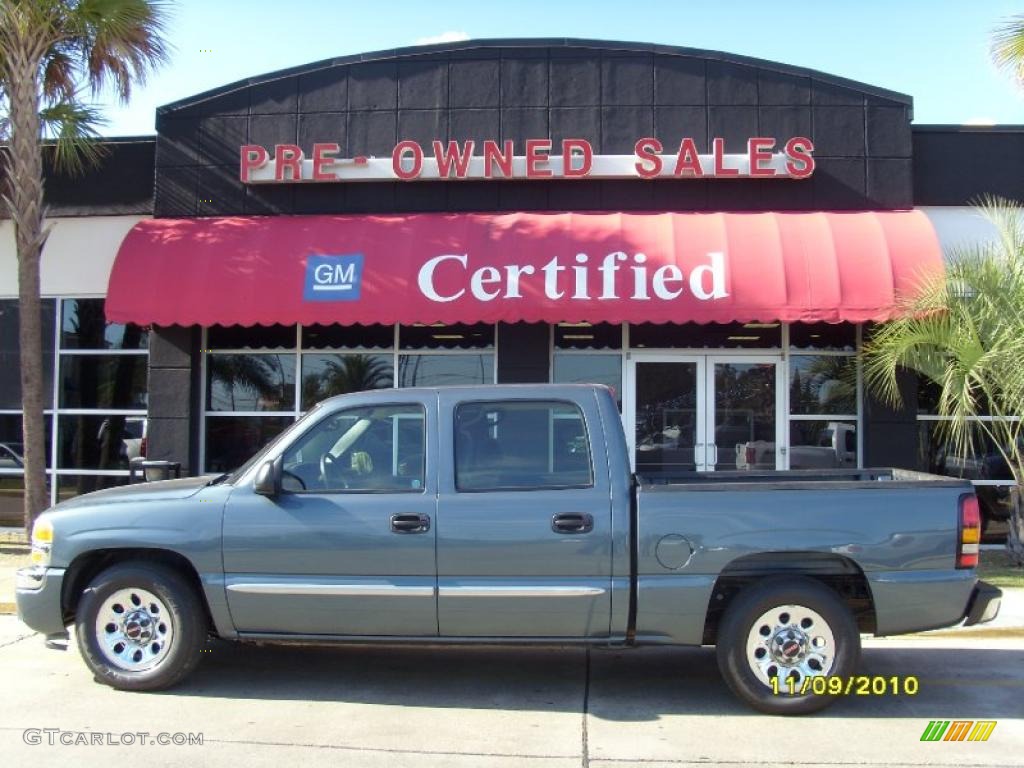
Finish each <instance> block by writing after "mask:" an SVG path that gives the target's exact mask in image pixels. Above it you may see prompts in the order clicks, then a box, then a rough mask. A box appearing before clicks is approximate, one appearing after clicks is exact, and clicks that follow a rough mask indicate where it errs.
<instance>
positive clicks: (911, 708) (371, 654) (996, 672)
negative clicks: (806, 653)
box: [158, 642, 1024, 722]
mask: <svg viewBox="0 0 1024 768" xmlns="http://www.w3.org/2000/svg"><path fill="white" fill-rule="evenodd" d="M967 645H969V643H965V646H967ZM858 671H859V673H860V674H862V675H877V676H882V677H885V678H886V679H887V680H888V679H889V678H891V677H892V676H894V675H895V676H898V677H899V678H900V680H902V679H904V678H905V677H906V676H909V675H913V676H915V677H917V678H918V681H919V684H920V688H919V691H918V693H917V694H916V695H914V696H909V695H906V694H903V695H898V696H893V695H891V694H886V695H871V696H856V695H851V696H845V697H843V698H842V699H841V700H840V701H838V702H836V703H835V705H834V706H832V707H830V708H829V709H828V710H826V711H825V712H823V713H822V714H821V715H820V716H824V717H872V718H874V717H923V718H929V717H930V718H936V717H945V718H961V719H962V718H972V719H998V718H999V717H1008V716H1014V715H1013V713H1016V715H1015V716H1019V715H1020V711H1021V709H1020V708H1021V701H1022V699H1024V648H1020V649H984V648H970V647H963V648H950V647H948V646H944V647H940V648H928V647H923V648H922V647H916V648H869V649H866V650H865V651H864V654H863V657H862V660H861V664H860V668H859V670H858ZM158 695H161V696H167V697H174V698H176V697H189V696H199V697H217V698H230V699H239V700H265V701H312V702H319V701H326V702H332V701H339V702H348V703H365V704H374V705H399V706H406V707H429V708H452V709H455V708H472V709H485V710H486V709H509V710H535V711H552V712H571V711H577V712H581V711H583V708H584V701H586V704H585V705H586V709H587V711H589V712H590V713H591V714H592V715H593V716H595V717H599V718H602V719H605V720H611V721H625V722H637V721H647V720H657V719H658V718H659V717H661V716H664V715H680V714H682V715H685V714H695V715H696V714H700V715H756V714H758V713H757V712H755V711H754V710H752V709H750V708H749V707H747V706H746V705H745V704H744V703H742V702H740V701H739V700H738V699H737V698H736V697H734V696H733V695H732V693H731V692H730V691H729V689H728V688H727V687H726V685H725V683H724V682H723V681H722V679H721V677H720V676H719V674H718V668H717V665H716V663H715V652H714V649H711V648H645V649H640V650H626V651H615V650H597V649H594V650H591V651H590V654H589V664H588V654H587V651H586V650H585V649H582V648H576V647H566V646H551V647H530V648H523V647H517V648H500V647H494V646H462V647H454V646H429V647H423V646H421V647H408V646H344V647H322V646H321V647H312V646H276V647H271V646H252V645H240V644H233V643H224V642H213V643H211V644H210V645H209V646H208V649H207V651H206V652H204V660H203V663H202V664H200V667H199V669H197V670H196V672H195V673H194V674H193V675H192V677H190V678H189V680H187V681H186V682H185V683H183V684H182V685H180V686H178V687H177V688H174V689H172V690H170V691H167V692H165V693H163V694H158Z"/></svg>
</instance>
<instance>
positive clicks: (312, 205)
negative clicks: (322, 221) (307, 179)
mask: <svg viewBox="0 0 1024 768" xmlns="http://www.w3.org/2000/svg"><path fill="white" fill-rule="evenodd" d="M356 186H358V185H356V184H297V185H296V186H295V192H294V196H293V198H292V200H293V202H292V205H293V208H294V212H295V213H297V214H308V215H312V214H317V213H345V212H346V211H347V210H348V203H347V200H348V195H347V192H348V190H349V189H352V188H354V187H356Z"/></svg>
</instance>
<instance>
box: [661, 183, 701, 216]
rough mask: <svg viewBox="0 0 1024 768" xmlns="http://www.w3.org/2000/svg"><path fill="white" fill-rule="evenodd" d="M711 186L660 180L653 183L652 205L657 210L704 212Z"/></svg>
mask: <svg viewBox="0 0 1024 768" xmlns="http://www.w3.org/2000/svg"><path fill="white" fill-rule="evenodd" d="M709 187H710V185H708V184H701V183H699V182H697V183H694V182H692V181H685V180H680V181H675V180H671V179H658V180H657V181H653V182H651V204H652V205H653V206H654V208H655V209H657V210H666V211H704V210H707V208H708V189H709Z"/></svg>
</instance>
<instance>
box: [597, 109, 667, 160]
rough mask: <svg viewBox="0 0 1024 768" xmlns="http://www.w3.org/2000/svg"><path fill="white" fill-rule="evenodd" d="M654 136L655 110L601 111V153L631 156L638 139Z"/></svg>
mask: <svg viewBox="0 0 1024 768" xmlns="http://www.w3.org/2000/svg"><path fill="white" fill-rule="evenodd" d="M653 135H654V110H653V109H651V108H650V107H634V108H633V109H620V108H618V107H603V108H602V109H601V151H602V152H604V153H605V154H609V155H631V154H633V148H634V146H635V145H636V141H637V139H640V138H646V137H648V136H653Z"/></svg>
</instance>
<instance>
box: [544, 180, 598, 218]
mask: <svg viewBox="0 0 1024 768" xmlns="http://www.w3.org/2000/svg"><path fill="white" fill-rule="evenodd" d="M543 184H544V186H545V187H547V188H548V204H549V205H550V206H551V209H552V210H555V211H597V210H600V209H601V187H600V186H599V185H598V184H597V183H596V182H594V181H574V180H571V179H568V180H566V179H555V180H553V181H548V182H543Z"/></svg>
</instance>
